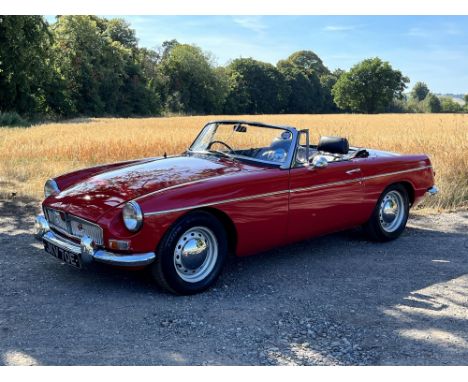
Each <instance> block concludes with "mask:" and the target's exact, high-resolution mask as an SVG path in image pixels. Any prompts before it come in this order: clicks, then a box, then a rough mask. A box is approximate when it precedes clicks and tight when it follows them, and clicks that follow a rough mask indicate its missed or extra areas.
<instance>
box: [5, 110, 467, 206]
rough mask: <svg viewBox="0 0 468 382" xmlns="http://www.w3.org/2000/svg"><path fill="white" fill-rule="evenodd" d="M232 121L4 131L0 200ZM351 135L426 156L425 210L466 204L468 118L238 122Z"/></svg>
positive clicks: (32, 193) (123, 122)
mask: <svg viewBox="0 0 468 382" xmlns="http://www.w3.org/2000/svg"><path fill="white" fill-rule="evenodd" d="M228 118H230V117H229V116H196V117H167V118H144V119H137V118H134V119H124V118H118V119H117V118H96V119H80V120H71V121H67V122H64V123H51V124H43V125H36V126H34V127H31V128H26V129H25V128H0V198H10V197H11V196H12V194H13V193H15V194H16V197H24V198H30V199H31V198H32V199H40V198H41V197H42V192H43V191H42V190H43V184H44V182H45V180H46V179H48V178H50V177H54V176H57V175H59V174H63V173H65V172H68V171H71V170H74V169H78V168H83V167H86V166H90V165H96V164H100V163H109V162H113V161H118V160H126V159H133V158H142V157H148V156H159V155H162V154H163V153H164V152H166V153H167V154H168V155H171V154H176V153H179V152H182V151H184V150H185V149H186V148H187V147H188V146H189V145H190V143H191V142H192V141H193V139H194V138H195V136H196V135H197V133H198V132H199V130H200V129H201V127H202V126H203V125H204V124H205V123H207V122H208V121H210V120H214V119H228ZM231 118H233V119H245V120H249V121H252V120H253V121H260V122H265V123H273V124H281V125H291V126H295V127H298V128H309V129H310V132H311V141H312V143H314V142H317V141H318V138H319V136H320V135H338V136H345V137H347V138H348V139H349V141H350V144H351V145H353V146H362V147H370V148H376V149H382V150H388V151H396V152H401V153H426V154H428V155H429V156H430V158H431V160H432V163H433V166H434V168H435V171H436V184H437V185H438V187H439V188H440V190H441V191H440V193H439V195H438V196H437V197H434V198H430V199H429V198H428V199H426V201H425V202H424V203H423V205H422V206H421V207H424V208H426V209H437V210H452V209H457V208H466V207H467V206H468V115H466V114H465V115H463V114H378V115H348V114H341V115H261V116H260V115H257V116H235V117H231Z"/></svg>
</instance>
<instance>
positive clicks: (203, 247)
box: [151, 211, 228, 294]
mask: <svg viewBox="0 0 468 382" xmlns="http://www.w3.org/2000/svg"><path fill="white" fill-rule="evenodd" d="M227 253H228V245H227V236H226V231H225V230H224V227H223V225H222V224H221V223H220V222H219V221H218V220H217V219H216V218H215V217H214V216H212V215H211V214H209V213H207V212H203V211H200V212H193V213H190V214H188V215H186V216H184V217H183V218H182V219H181V220H179V221H178V222H176V223H175V225H174V226H173V227H172V228H171V229H170V230H169V232H168V233H167V234H166V235H165V236H164V238H163V240H162V241H161V244H160V245H159V248H158V251H157V254H156V261H155V262H154V263H153V265H152V267H151V273H152V276H153V278H154V279H155V281H156V282H157V283H158V284H159V285H160V286H161V287H163V288H164V289H166V290H168V291H170V292H172V293H175V294H195V293H199V292H202V291H203V290H205V289H207V288H209V287H210V286H211V285H212V284H214V282H215V281H216V279H217V278H218V276H219V274H220V273H221V269H222V266H223V264H224V262H225V260H226V257H227Z"/></svg>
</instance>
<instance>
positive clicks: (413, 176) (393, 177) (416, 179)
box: [357, 155, 434, 220]
mask: <svg viewBox="0 0 468 382" xmlns="http://www.w3.org/2000/svg"><path fill="white" fill-rule="evenodd" d="M357 161H358V162H359V165H360V168H361V170H362V176H363V180H364V187H365V197H364V200H363V203H362V208H363V211H365V220H367V219H368V218H369V217H370V215H371V214H372V211H373V209H374V207H375V205H376V203H377V200H378V199H379V197H380V195H381V194H382V192H383V191H384V190H385V188H387V187H388V186H389V185H391V184H394V183H402V182H403V183H407V184H409V185H411V187H412V189H413V190H414V199H415V200H414V203H413V205H415V204H417V203H418V202H419V201H421V200H422V198H424V196H425V193H426V191H427V189H428V188H429V187H431V186H433V185H434V175H433V170H432V168H431V163H430V161H429V158H428V157H427V156H425V155H401V156H395V157H391V158H390V157H389V158H365V159H364V158H363V159H358V160H357Z"/></svg>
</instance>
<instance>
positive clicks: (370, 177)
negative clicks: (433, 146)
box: [362, 166, 432, 180]
mask: <svg viewBox="0 0 468 382" xmlns="http://www.w3.org/2000/svg"><path fill="white" fill-rule="evenodd" d="M428 168H432V166H423V167H417V168H410V169H408V170H400V171H393V172H387V173H385V174H377V175H371V176H365V177H364V178H362V179H363V180H369V179H375V178H380V177H382V176H390V175H398V174H406V173H408V172H413V171H421V170H426V169H428Z"/></svg>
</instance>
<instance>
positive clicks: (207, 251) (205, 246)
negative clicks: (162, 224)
mask: <svg viewBox="0 0 468 382" xmlns="http://www.w3.org/2000/svg"><path fill="white" fill-rule="evenodd" d="M217 258H218V241H217V239H216V236H215V234H214V233H213V232H212V231H211V230H210V229H209V228H207V227H192V228H190V229H189V230H187V231H185V232H184V233H183V234H182V235H181V236H180V237H179V239H178V241H177V243H176V246H175V249H174V266H175V269H176V272H177V274H178V276H179V277H180V278H181V279H182V280H184V281H185V282H188V283H197V282H199V281H202V280H204V279H205V278H206V277H207V276H208V275H209V274H210V273H211V272H212V271H213V268H214V266H215V264H216V260H217Z"/></svg>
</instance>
